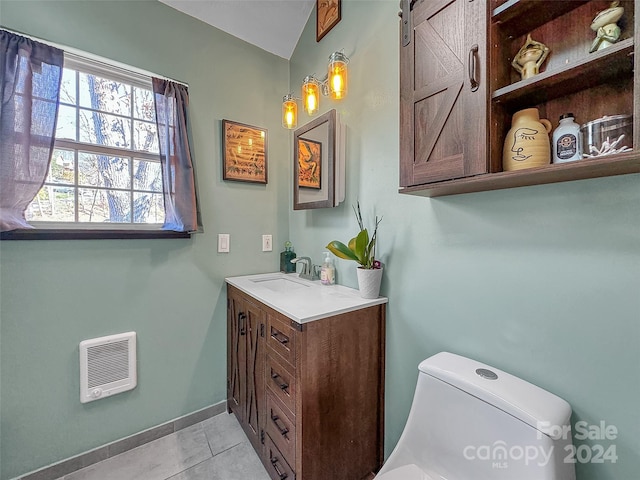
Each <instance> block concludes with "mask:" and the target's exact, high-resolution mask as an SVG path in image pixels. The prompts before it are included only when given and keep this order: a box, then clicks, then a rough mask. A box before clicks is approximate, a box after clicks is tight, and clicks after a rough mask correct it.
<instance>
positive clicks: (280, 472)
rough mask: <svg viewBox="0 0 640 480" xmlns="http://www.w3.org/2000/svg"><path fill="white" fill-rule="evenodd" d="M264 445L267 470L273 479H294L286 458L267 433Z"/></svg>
mask: <svg viewBox="0 0 640 480" xmlns="http://www.w3.org/2000/svg"><path fill="white" fill-rule="evenodd" d="M264 447H265V451H266V454H267V465H266V467H267V472H269V476H270V477H271V478H273V479H274V480H295V478H296V474H295V473H294V471H293V469H292V468H291V467H290V466H289V463H288V462H287V458H286V457H285V456H284V455H283V454H282V452H280V450H278V447H277V446H276V445H275V444H274V443H273V441H271V438H269V436H268V435H267V436H266V437H265V439H264Z"/></svg>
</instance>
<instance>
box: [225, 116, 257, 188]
mask: <svg viewBox="0 0 640 480" xmlns="http://www.w3.org/2000/svg"><path fill="white" fill-rule="evenodd" d="M222 156H223V159H222V179H223V180H237V181H240V182H253V183H267V130H266V129H264V128H258V127H252V126H251V125H245V124H244V123H238V122H233V121H231V120H222Z"/></svg>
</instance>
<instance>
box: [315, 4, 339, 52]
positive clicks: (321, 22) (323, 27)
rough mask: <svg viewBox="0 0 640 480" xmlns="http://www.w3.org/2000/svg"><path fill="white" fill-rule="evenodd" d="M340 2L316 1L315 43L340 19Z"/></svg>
mask: <svg viewBox="0 0 640 480" xmlns="http://www.w3.org/2000/svg"><path fill="white" fill-rule="evenodd" d="M341 3H342V0H316V42H319V41H320V40H321V39H322V37H324V36H325V35H326V34H327V33H329V30H331V29H332V28H333V27H335V26H336V24H337V23H338V22H339V21H340V18H342V11H341V10H342V5H341Z"/></svg>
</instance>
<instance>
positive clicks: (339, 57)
mask: <svg viewBox="0 0 640 480" xmlns="http://www.w3.org/2000/svg"><path fill="white" fill-rule="evenodd" d="M347 63H349V59H348V58H347V57H346V56H345V54H344V53H342V52H335V53H333V54H331V56H330V57H329V68H328V70H329V72H328V77H327V82H328V83H329V94H330V95H331V98H333V99H334V100H342V99H343V98H344V97H346V96H347V80H348V75H347V73H348V72H347Z"/></svg>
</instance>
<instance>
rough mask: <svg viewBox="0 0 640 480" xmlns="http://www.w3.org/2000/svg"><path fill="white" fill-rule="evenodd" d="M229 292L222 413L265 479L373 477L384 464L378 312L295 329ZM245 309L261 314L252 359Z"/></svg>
mask: <svg viewBox="0 0 640 480" xmlns="http://www.w3.org/2000/svg"><path fill="white" fill-rule="evenodd" d="M227 295H228V324H229V332H228V346H229V351H228V364H229V368H228V375H229V378H228V400H227V401H228V408H229V410H230V411H232V412H234V413H235V414H236V417H237V418H238V420H239V422H240V424H241V425H242V427H243V429H244V430H245V432H247V434H248V435H249V436H250V438H252V437H253V438H255V439H259V443H258V444H256V443H255V442H254V441H253V440H252V443H253V445H254V448H255V450H256V451H257V452H258V455H259V456H260V458H261V460H262V462H263V464H264V466H265V468H266V469H267V471H268V472H269V475H270V476H271V478H273V479H274V480H284V479H289V480H293V479H297V480H327V479H353V480H361V479H365V478H373V474H374V473H375V472H377V471H378V470H379V468H380V467H381V466H382V462H383V460H384V456H383V455H384V451H383V444H384V440H383V435H384V352H385V342H384V338H385V305H384V304H383V305H375V306H371V307H367V308H362V309H360V310H356V311H352V312H348V313H342V314H339V315H334V316H331V317H327V318H323V319H320V320H315V321H311V322H308V323H303V324H298V323H296V322H294V321H292V320H291V319H289V318H288V317H286V316H284V315H282V314H281V313H279V312H277V311H275V310H273V309H272V308H270V307H268V306H267V305H264V304H261V303H259V302H257V301H256V300H254V299H253V298H252V297H250V296H248V295H246V294H245V293H243V292H242V291H240V290H239V289H237V288H235V287H234V286H232V285H227ZM247 305H249V306H251V305H255V306H256V307H257V309H258V310H259V311H260V313H259V314H258V313H256V315H255V316H254V318H255V319H256V322H257V323H256V325H257V324H259V325H260V326H259V327H258V330H259V333H260V334H259V335H257V336H256V341H257V344H258V345H257V347H256V348H255V349H254V351H255V352H256V354H255V355H254V354H249V355H248V352H249V350H250V348H249V347H248V344H247V346H246V347H243V345H242V344H243V339H242V338H241V337H246V335H247V334H248V331H247V332H245V333H244V334H243V328H245V327H244V325H245V323H244V317H243V312H245V314H246V312H247V311H248V307H247ZM250 316H251V315H249V314H247V318H249V317H250ZM258 319H260V320H258ZM262 325H264V327H262ZM262 333H264V336H263V335H262ZM244 343H247V342H246V339H245V342H244ZM243 348H244V349H245V350H244V352H243V350H242V349H243ZM247 376H254V377H255V378H254V379H253V380H251V379H246V378H245V377H247ZM258 377H261V378H258ZM250 384H251V385H252V386H253V389H254V392H253V393H254V394H253V395H250V394H249V392H250V391H251V388H250V387H249V385H250ZM236 385H237V386H236ZM242 385H246V386H247V387H245V392H246V393H245V396H244V398H245V405H244V407H242V406H240V405H241V404H242V402H238V400H237V397H240V398H242V394H241V393H238V392H242V388H243V387H242ZM258 389H261V390H260V391H259V392H258ZM252 399H255V401H256V403H255V412H256V413H257V415H256V416H252V412H254V410H252V409H253V408H254V405H253V403H252ZM252 422H253V423H252Z"/></svg>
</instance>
